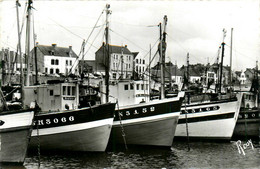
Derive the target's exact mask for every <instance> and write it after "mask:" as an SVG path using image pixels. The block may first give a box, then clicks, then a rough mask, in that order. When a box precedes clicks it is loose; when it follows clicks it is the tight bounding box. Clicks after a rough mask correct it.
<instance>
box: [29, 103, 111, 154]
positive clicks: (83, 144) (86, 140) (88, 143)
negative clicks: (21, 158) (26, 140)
mask: <svg viewBox="0 0 260 169" xmlns="http://www.w3.org/2000/svg"><path fill="white" fill-rule="evenodd" d="M114 110H115V104H112V103H107V104H103V105H96V106H93V107H91V108H82V109H77V110H71V111H64V112H56V113H42V114H40V115H38V116H36V123H35V125H34V130H33V133H32V139H31V142H30V148H37V147H38V145H39V144H40V147H41V150H68V151H105V149H106V146H107V143H108V139H109V135H110V132H111V128H112V124H113V118H114ZM37 124H38V126H37ZM37 127H38V129H37Z"/></svg>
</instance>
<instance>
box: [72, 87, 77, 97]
mask: <svg viewBox="0 0 260 169" xmlns="http://www.w3.org/2000/svg"><path fill="white" fill-rule="evenodd" d="M71 89H72V95H73V96H75V93H76V87H71Z"/></svg>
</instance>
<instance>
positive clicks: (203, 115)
mask: <svg viewBox="0 0 260 169" xmlns="http://www.w3.org/2000/svg"><path fill="white" fill-rule="evenodd" d="M237 97H238V99H237V101H230V102H222V103H216V104H215V103H214V102H212V103H208V104H204V105H199V106H198V105H193V106H190V107H187V108H186V109H193V110H194V109H196V110H198V109H204V110H205V109H206V108H207V107H214V106H218V107H219V109H216V110H211V111H202V112H196V113H187V121H188V134H189V137H190V138H194V139H218V140H230V139H231V137H232V135H233V132H234V129H235V125H236V121H237V119H238V115H239V109H240V104H241V98H242V95H241V94H238V96H237ZM181 110H185V107H182V109H181ZM231 115H232V116H231ZM194 119H196V120H194ZM180 121H182V123H180ZM180 121H179V123H180V124H178V125H177V129H176V133H175V136H176V137H187V130H186V123H185V121H186V118H185V114H181V115H180Z"/></svg>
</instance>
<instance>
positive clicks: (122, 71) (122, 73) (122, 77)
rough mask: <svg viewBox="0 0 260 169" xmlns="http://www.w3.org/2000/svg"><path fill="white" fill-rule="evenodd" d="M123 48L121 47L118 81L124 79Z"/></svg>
mask: <svg viewBox="0 0 260 169" xmlns="http://www.w3.org/2000/svg"><path fill="white" fill-rule="evenodd" d="M123 53H124V48H123V46H122V47H121V78H120V79H124V56H123Z"/></svg>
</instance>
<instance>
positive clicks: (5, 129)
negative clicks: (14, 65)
mask: <svg viewBox="0 0 260 169" xmlns="http://www.w3.org/2000/svg"><path fill="white" fill-rule="evenodd" d="M19 5H20V4H19V2H18V1H16V9H17V16H18V6H19ZM17 18H18V19H19V17H17ZM18 19H17V23H18V39H19V41H18V49H19V56H20V57H21V56H22V54H21V45H20V28H19V20H18ZM8 72H9V74H10V69H9V70H8ZM20 79H21V81H23V76H21V78H20ZM21 91H23V85H22V87H21ZM8 94H9V93H8ZM8 94H7V95H4V94H3V91H2V87H1V88H0V98H1V99H0V105H1V106H0V107H1V110H0V111H1V113H0V163H1V164H5V163H8V164H9V163H11V164H13V163H15V164H23V163H24V160H25V157H26V153H27V148H28V143H29V141H30V137H31V132H32V127H33V121H34V117H35V111H36V109H35V104H31V103H28V107H30V108H25V106H23V104H21V105H22V106H20V105H18V106H17V105H14V104H8V103H7V102H6V99H5V98H6V96H8ZM22 98H23V96H22ZM32 103H34V102H32ZM14 107H15V110H12V108H14Z"/></svg>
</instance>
